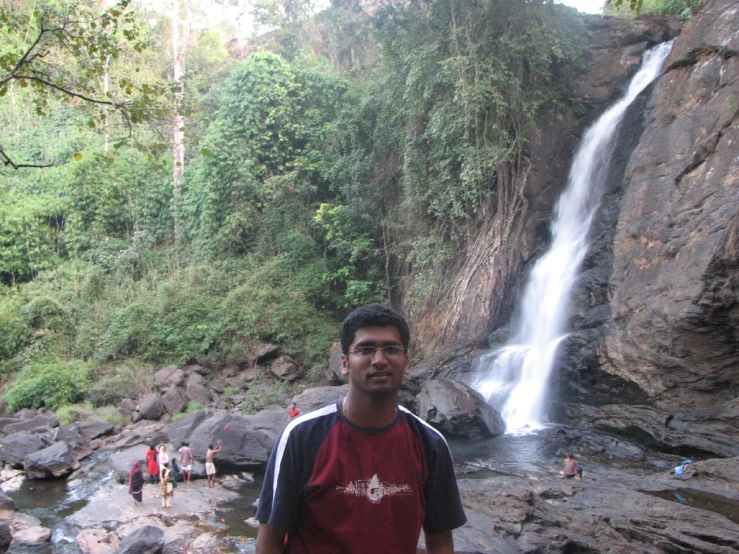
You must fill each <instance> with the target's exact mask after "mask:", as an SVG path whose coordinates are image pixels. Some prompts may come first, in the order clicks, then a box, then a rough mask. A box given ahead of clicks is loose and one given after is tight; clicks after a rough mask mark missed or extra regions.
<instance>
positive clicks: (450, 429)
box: [417, 379, 505, 437]
mask: <svg viewBox="0 0 739 554" xmlns="http://www.w3.org/2000/svg"><path fill="white" fill-rule="evenodd" d="M417 400H418V414H419V416H420V417H421V418H422V419H424V420H426V421H428V422H429V423H431V424H432V425H433V426H434V427H436V428H437V429H439V430H440V431H442V432H443V433H444V434H448V435H457V436H464V437H494V436H498V435H502V434H503V433H505V421H503V418H502V417H500V414H499V413H498V412H497V411H496V410H495V409H494V408H493V407H492V406H490V405H489V404H488V403H487V402H485V399H484V398H483V397H482V396H481V395H480V394H479V393H478V392H477V391H475V390H473V389H472V388H470V387H468V386H467V385H465V384H462V383H458V382H456V381H452V380H451V379H440V380H438V381H429V382H428V383H427V384H426V387H425V388H424V390H423V391H421V394H420V395H419V396H418V399H417Z"/></svg>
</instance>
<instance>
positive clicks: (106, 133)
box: [103, 56, 110, 156]
mask: <svg viewBox="0 0 739 554" xmlns="http://www.w3.org/2000/svg"><path fill="white" fill-rule="evenodd" d="M109 65H110V56H106V57H105V64H104V65H103V96H104V97H105V98H107V97H108V91H109V90H110V85H109V74H108V66H109ZM109 126H110V114H109V113H108V106H103V153H104V154H105V155H106V156H107V155H108V149H109V148H110V129H109Z"/></svg>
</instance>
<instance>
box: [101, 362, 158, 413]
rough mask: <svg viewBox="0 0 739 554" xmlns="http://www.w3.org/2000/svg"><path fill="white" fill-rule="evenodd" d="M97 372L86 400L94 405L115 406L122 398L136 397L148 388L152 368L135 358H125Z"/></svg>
mask: <svg viewBox="0 0 739 554" xmlns="http://www.w3.org/2000/svg"><path fill="white" fill-rule="evenodd" d="M99 373H100V375H98V376H97V378H96V379H95V382H94V383H93V384H92V386H91V387H90V389H89V390H88V391H87V398H88V400H89V401H90V403H91V404H92V405H93V406H95V407H100V406H108V405H110V406H117V405H118V404H120V402H121V400H123V399H124V398H137V397H138V395H139V394H141V393H144V392H147V391H148V390H149V383H150V382H151V377H152V373H153V369H152V367H151V366H148V365H145V364H141V363H137V362H136V360H127V361H124V362H122V363H120V364H113V365H111V366H108V367H106V368H105V369H104V370H103V371H99Z"/></svg>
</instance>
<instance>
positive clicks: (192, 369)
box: [182, 364, 210, 377]
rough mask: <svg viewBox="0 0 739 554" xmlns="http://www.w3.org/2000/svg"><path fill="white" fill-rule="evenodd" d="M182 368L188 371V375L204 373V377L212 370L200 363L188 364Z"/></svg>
mask: <svg viewBox="0 0 739 554" xmlns="http://www.w3.org/2000/svg"><path fill="white" fill-rule="evenodd" d="M182 370H183V371H184V372H185V373H187V374H188V375H194V374H196V373H197V374H198V375H202V376H203V377H205V376H207V375H208V374H209V373H210V370H209V369H208V368H207V367H203V366H201V365H200V364H192V365H187V366H185V367H183V368H182Z"/></svg>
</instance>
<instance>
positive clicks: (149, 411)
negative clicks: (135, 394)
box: [139, 393, 167, 419]
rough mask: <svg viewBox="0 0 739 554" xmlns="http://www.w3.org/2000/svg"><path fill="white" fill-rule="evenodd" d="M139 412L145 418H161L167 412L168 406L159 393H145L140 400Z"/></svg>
mask: <svg viewBox="0 0 739 554" xmlns="http://www.w3.org/2000/svg"><path fill="white" fill-rule="evenodd" d="M139 413H140V414H141V417H142V418H144V419H159V418H160V417H162V416H163V415H164V414H166V413H167V408H166V407H165V406H164V402H162V399H161V398H160V397H159V395H158V394H151V393H149V394H145V395H144V397H143V398H142V399H141V402H139Z"/></svg>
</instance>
